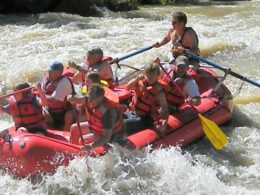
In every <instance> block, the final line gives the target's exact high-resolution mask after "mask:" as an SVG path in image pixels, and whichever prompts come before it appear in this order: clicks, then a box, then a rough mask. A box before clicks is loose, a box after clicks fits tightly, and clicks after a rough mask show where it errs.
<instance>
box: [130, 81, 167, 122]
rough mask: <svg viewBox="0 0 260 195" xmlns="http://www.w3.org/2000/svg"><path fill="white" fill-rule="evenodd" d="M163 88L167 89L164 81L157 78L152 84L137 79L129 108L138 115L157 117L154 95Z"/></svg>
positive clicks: (157, 104)
mask: <svg viewBox="0 0 260 195" xmlns="http://www.w3.org/2000/svg"><path fill="white" fill-rule="evenodd" d="M165 90H166V91H167V86H166V83H165V82H163V81H161V80H158V81H157V82H156V83H154V84H153V85H148V83H147V82H146V81H144V82H143V81H139V82H138V86H137V87H136V89H135V93H134V95H133V97H132V102H131V103H130V108H131V109H132V110H134V111H135V112H136V114H138V115H139V116H151V117H152V118H153V119H155V118H158V116H157V109H158V107H159V103H158V102H157V100H156V96H157V95H158V94H159V93H160V92H161V91H165Z"/></svg>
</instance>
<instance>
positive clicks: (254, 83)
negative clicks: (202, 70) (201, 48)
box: [186, 50, 260, 87]
mask: <svg viewBox="0 0 260 195" xmlns="http://www.w3.org/2000/svg"><path fill="white" fill-rule="evenodd" d="M186 54H188V56H190V57H192V58H194V59H196V60H200V61H202V62H204V63H206V64H209V65H211V66H213V67H215V68H217V69H219V70H222V71H224V72H227V73H228V74H230V75H232V76H234V77H236V78H238V79H241V80H243V81H246V82H248V83H250V84H252V85H255V86H257V87H260V84H259V83H258V82H255V81H252V80H250V79H248V78H246V77H244V76H242V75H240V74H238V73H236V72H233V71H232V70H231V69H229V68H226V67H222V66H220V65H218V64H215V63H213V62H210V61H208V60H206V59H205V58H202V57H201V56H198V55H196V54H194V53H192V52H190V51H189V50H186Z"/></svg>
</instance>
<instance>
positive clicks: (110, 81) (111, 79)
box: [82, 56, 114, 87]
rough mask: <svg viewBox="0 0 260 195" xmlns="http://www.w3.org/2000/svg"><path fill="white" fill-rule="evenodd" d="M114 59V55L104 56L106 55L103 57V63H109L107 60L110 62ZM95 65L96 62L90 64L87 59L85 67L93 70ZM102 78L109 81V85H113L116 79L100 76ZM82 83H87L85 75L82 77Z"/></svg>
mask: <svg viewBox="0 0 260 195" xmlns="http://www.w3.org/2000/svg"><path fill="white" fill-rule="evenodd" d="M112 60H113V58H112V57H110V56H104V57H103V58H102V61H101V63H107V62H110V61H112ZM93 66H95V64H94V65H90V64H89V62H88V61H87V60H86V61H85V64H84V67H85V68H86V69H87V70H92V69H93ZM100 79H101V80H105V81H107V83H108V87H111V86H112V85H113V83H114V79H113V78H110V79H104V78H102V77H100ZM82 83H83V85H85V76H83V77H82Z"/></svg>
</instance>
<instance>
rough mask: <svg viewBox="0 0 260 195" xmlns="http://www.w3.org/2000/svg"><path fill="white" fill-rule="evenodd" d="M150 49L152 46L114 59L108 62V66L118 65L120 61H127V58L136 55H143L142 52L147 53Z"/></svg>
mask: <svg viewBox="0 0 260 195" xmlns="http://www.w3.org/2000/svg"><path fill="white" fill-rule="evenodd" d="M152 48H153V46H148V47H144V48H141V49H139V50H137V51H134V52H131V53H129V54H126V55H124V56H122V57H118V58H115V59H114V60H112V61H111V62H110V64H114V63H118V62H120V61H122V60H125V59H127V58H130V57H132V56H135V55H137V54H139V53H143V52H145V51H148V50H150V49H152Z"/></svg>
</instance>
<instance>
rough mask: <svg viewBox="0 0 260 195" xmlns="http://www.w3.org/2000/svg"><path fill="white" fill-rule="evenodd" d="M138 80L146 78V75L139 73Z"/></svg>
mask: <svg viewBox="0 0 260 195" xmlns="http://www.w3.org/2000/svg"><path fill="white" fill-rule="evenodd" d="M136 79H137V81H140V80H144V79H145V77H144V75H143V74H139V75H138V76H137V77H136Z"/></svg>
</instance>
